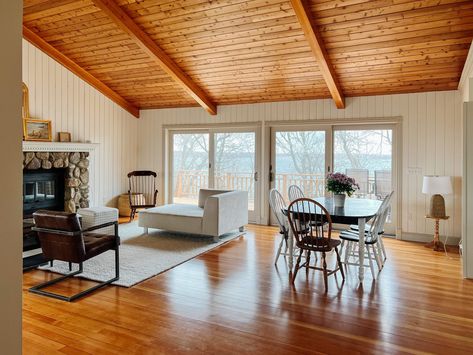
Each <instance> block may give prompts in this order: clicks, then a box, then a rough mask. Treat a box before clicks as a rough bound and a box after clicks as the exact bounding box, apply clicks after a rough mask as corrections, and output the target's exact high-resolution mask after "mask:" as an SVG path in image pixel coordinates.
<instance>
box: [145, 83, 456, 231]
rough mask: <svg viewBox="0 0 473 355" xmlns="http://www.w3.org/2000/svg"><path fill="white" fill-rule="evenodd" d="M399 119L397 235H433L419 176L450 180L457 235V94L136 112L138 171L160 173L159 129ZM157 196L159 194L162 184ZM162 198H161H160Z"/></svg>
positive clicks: (449, 204) (450, 204) (451, 211)
mask: <svg viewBox="0 0 473 355" xmlns="http://www.w3.org/2000/svg"><path fill="white" fill-rule="evenodd" d="M396 116H399V117H402V127H403V129H402V137H401V138H402V142H400V143H401V145H402V165H401V174H402V191H401V194H400V196H401V199H402V200H401V201H402V204H401V207H402V208H401V211H400V215H401V218H402V232H403V233H406V234H411V233H419V234H431V233H433V223H432V221H430V220H429V221H426V220H425V218H424V216H425V213H426V211H427V210H428V204H429V198H428V197H427V196H425V195H423V194H422V193H421V189H422V176H423V175H425V174H438V175H444V174H445V175H451V176H454V190H455V193H454V195H451V196H448V197H447V198H446V202H447V211H448V213H449V214H450V215H451V216H452V218H451V220H450V223H449V227H448V231H449V234H450V236H452V235H454V236H460V234H461V223H460V222H461V221H460V218H461V176H462V116H461V95H460V93H459V91H445V92H428V93H419V94H400V95H385V96H366V97H354V98H347V100H346V109H344V110H339V109H337V108H336V107H335V105H334V104H333V102H332V100H307V101H291V102H274V103H262V104H249V105H231V106H219V107H218V115H217V116H210V115H208V114H207V113H206V112H205V111H204V110H203V109H201V108H197V107H196V108H181V109H161V110H143V111H141V120H140V125H139V133H138V135H139V137H140V139H139V142H138V149H139V153H138V156H139V166H140V167H141V168H147V169H153V170H156V171H158V172H160V177H162V167H163V154H164V152H163V149H162V147H163V128H162V126H163V125H176V124H186V125H189V124H191V125H194V124H195V125H198V124H220V123H234V122H265V121H275V120H294V121H297V120H313V121H314V122H316V121H317V120H322V119H334V120H336V119H341V120H347V119H348V120H349V119H354V120H357V121H359V120H362V119H365V118H368V119H369V118H381V117H387V118H391V117H396ZM160 180H161V181H160V191H163V182H162V178H161V179H160ZM160 196H161V198H162V194H160Z"/></svg>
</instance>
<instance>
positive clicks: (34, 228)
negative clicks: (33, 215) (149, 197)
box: [29, 221, 120, 302]
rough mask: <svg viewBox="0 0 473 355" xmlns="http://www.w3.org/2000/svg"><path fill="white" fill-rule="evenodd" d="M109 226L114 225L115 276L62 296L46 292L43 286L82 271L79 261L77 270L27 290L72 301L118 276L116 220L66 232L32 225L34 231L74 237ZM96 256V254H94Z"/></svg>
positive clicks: (116, 278) (118, 240) (105, 284)
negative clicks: (70, 294)
mask: <svg viewBox="0 0 473 355" xmlns="http://www.w3.org/2000/svg"><path fill="white" fill-rule="evenodd" d="M109 226H114V227H115V277H114V278H112V279H110V280H107V281H104V282H100V283H99V284H98V285H95V286H93V287H90V288H88V289H87V290H84V291H81V292H79V293H76V294H74V295H72V296H64V295H61V294H58V293H53V292H48V291H44V290H43V288H45V287H48V286H51V285H54V284H57V283H58V282H61V281H63V280H65V279H68V278H70V277H73V276H75V275H79V274H81V273H82V272H83V263H79V270H77V271H74V272H71V273H69V274H66V275H64V276H61V277H58V278H56V279H53V280H50V281H46V282H43V283H41V284H39V285H36V286H33V287H31V288H30V289H29V291H30V292H32V293H36V294H38V295H42V296H47V297H52V298H56V299H59V300H62V301H67V302H72V301H74V300H76V299H78V298H81V297H84V296H86V295H88V294H90V293H92V292H94V291H95V290H98V289H99V288H102V287H104V286H107V285H109V284H111V283H112V282H114V281H117V280H118V279H119V278H120V259H119V250H118V249H119V245H120V237H119V236H118V221H115V222H108V223H104V224H100V225H97V226H93V227H90V228H87V229H83V230H80V231H77V232H67V231H62V230H57V229H49V228H37V227H33V228H32V229H33V230H34V231H36V232H46V233H54V234H61V235H67V236H71V237H74V236H79V235H81V234H83V233H86V232H91V231H94V230H97V229H101V228H104V227H109ZM110 250H111V249H110ZM96 256H98V255H96ZM69 265H71V263H69ZM70 269H71V268H70V267H69V270H70Z"/></svg>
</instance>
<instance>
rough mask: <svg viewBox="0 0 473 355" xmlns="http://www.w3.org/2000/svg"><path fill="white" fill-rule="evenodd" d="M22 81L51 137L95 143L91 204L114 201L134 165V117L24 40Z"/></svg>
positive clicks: (33, 113)
mask: <svg viewBox="0 0 473 355" xmlns="http://www.w3.org/2000/svg"><path fill="white" fill-rule="evenodd" d="M23 81H24V82H25V83H26V84H27V85H28V88H29V92H30V115H31V116H32V117H34V118H38V119H47V120H51V121H52V130H53V140H57V132H60V131H66V132H70V133H71V134H72V140H73V141H79V142H85V141H91V142H92V143H98V147H97V149H96V150H95V152H94V153H91V154H95V157H94V159H93V161H94V166H92V167H91V170H92V174H93V181H94V186H93V187H92V190H91V194H92V195H91V205H95V206H97V205H114V204H115V201H114V200H115V198H116V197H117V196H118V195H119V194H121V193H124V192H126V191H127V181H128V180H127V178H126V174H127V173H128V172H129V171H131V170H134V169H135V168H136V165H137V144H138V143H137V133H138V124H139V122H138V120H137V119H136V118H134V117H133V116H132V115H130V114H129V113H128V112H126V111H125V110H123V109H122V108H121V107H120V106H118V105H116V104H115V103H114V102H112V101H110V100H109V99H108V98H107V97H105V96H104V95H102V94H101V93H100V92H98V91H97V90H95V89H94V88H93V87H91V86H90V85H89V84H87V83H86V82H84V81H83V80H82V79H80V78H79V77H77V76H76V75H74V74H73V73H71V72H70V71H69V70H67V69H66V68H64V67H63V66H61V65H60V64H59V63H57V62H56V61H54V60H53V59H51V58H50V57H48V56H47V55H46V54H44V53H43V52H41V51H40V50H38V49H37V48H36V47H34V46H33V45H31V44H30V43H28V42H27V41H25V40H23Z"/></svg>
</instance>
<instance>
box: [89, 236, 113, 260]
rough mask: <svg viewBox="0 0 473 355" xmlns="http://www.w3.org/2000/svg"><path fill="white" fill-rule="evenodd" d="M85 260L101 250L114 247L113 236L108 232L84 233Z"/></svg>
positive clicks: (101, 251) (100, 252)
mask: <svg viewBox="0 0 473 355" xmlns="http://www.w3.org/2000/svg"><path fill="white" fill-rule="evenodd" d="M84 244H85V260H87V259H90V258H93V257H94V256H97V255H99V254H102V253H103V252H105V251H107V250H110V249H115V236H114V235H109V234H98V233H86V234H84Z"/></svg>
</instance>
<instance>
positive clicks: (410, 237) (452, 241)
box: [398, 232, 460, 245]
mask: <svg viewBox="0 0 473 355" xmlns="http://www.w3.org/2000/svg"><path fill="white" fill-rule="evenodd" d="M398 239H399V240H405V241H408V242H421V243H428V242H430V241H431V240H432V239H433V235H432V234H422V233H407V232H402V234H401V235H400V236H398ZM446 239H447V238H446V237H445V236H444V235H441V236H440V240H441V241H442V242H444V243H445V240H446ZM459 242H460V237H458V236H451V237H448V244H447V245H458V243H459Z"/></svg>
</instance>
